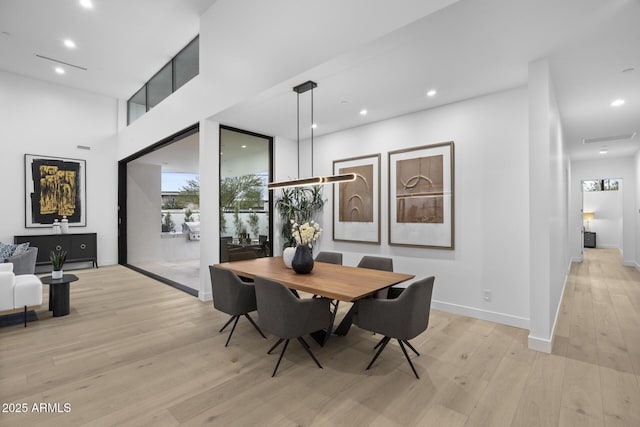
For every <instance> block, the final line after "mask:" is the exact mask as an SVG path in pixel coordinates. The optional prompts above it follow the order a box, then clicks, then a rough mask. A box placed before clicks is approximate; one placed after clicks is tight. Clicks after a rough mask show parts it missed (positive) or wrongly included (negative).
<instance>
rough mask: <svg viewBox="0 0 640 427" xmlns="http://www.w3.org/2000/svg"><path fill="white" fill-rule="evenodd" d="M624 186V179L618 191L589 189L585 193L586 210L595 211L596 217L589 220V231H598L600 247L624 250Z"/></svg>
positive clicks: (597, 241) (597, 239)
mask: <svg viewBox="0 0 640 427" xmlns="http://www.w3.org/2000/svg"><path fill="white" fill-rule="evenodd" d="M604 178H607V177H604ZM623 187H624V181H622V180H620V189H619V190H618V191H587V192H584V194H583V207H584V208H583V209H584V212H594V213H595V219H593V220H591V221H589V231H592V232H594V233H596V243H597V247H599V248H613V249H620V250H622V226H623V221H622V210H623V198H622V193H623ZM585 227H586V222H585Z"/></svg>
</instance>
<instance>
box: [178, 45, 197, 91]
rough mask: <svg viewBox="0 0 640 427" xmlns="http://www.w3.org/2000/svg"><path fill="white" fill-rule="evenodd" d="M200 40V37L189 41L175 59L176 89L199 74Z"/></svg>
mask: <svg viewBox="0 0 640 427" xmlns="http://www.w3.org/2000/svg"><path fill="white" fill-rule="evenodd" d="M199 41H200V39H199V38H196V39H195V40H194V41H192V42H191V43H189V44H188V45H187V47H185V48H184V49H182V51H181V52H180V53H178V54H177V55H176V57H175V59H174V60H173V64H174V82H175V83H174V87H175V89H174V90H178V89H179V88H181V87H182V85H184V84H185V83H186V82H188V81H189V80H191V79H192V78H194V77H195V76H197V75H198V71H199V70H200V54H199V52H198V49H199V46H200V43H199Z"/></svg>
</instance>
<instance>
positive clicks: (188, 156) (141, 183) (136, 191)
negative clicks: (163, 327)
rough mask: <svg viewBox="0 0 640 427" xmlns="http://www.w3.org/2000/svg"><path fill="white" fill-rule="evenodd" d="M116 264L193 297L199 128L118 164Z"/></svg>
mask: <svg viewBox="0 0 640 427" xmlns="http://www.w3.org/2000/svg"><path fill="white" fill-rule="evenodd" d="M118 172H119V174H118V175H119V176H118V180H119V183H118V185H119V191H118V204H119V206H118V208H119V218H118V221H119V227H118V231H119V234H118V262H119V263H120V264H123V265H126V266H127V267H129V268H132V269H134V270H136V271H138V272H140V273H143V274H145V275H147V276H150V277H153V278H154V279H156V280H159V281H161V282H164V283H167V284H169V285H171V286H173V287H176V288H178V289H181V290H183V291H185V292H187V293H189V294H191V295H194V296H197V295H198V289H199V287H200V278H199V277H200V273H199V272H200V229H199V225H200V222H199V216H200V203H199V194H200V193H199V187H200V185H199V126H198V125H197V124H196V125H194V126H191V127H189V128H187V129H184V130H183V131H181V132H178V133H177V134H174V135H172V136H170V137H169V138H166V139H164V140H162V141H160V142H158V143H157V144H154V145H153V146H151V147H148V148H146V149H144V150H142V151H139V152H138V153H135V154H133V155H131V156H129V157H127V158H126V159H124V160H121V161H120V162H119V171H118Z"/></svg>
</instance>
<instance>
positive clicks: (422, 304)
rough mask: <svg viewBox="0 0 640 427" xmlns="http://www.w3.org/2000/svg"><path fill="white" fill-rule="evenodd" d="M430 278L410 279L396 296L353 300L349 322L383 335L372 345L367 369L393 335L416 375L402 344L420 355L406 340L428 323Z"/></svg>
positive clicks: (425, 327) (431, 290) (431, 282)
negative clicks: (354, 307) (350, 320)
mask: <svg viewBox="0 0 640 427" xmlns="http://www.w3.org/2000/svg"><path fill="white" fill-rule="evenodd" d="M434 281H435V278H434V277H427V278H426V279H422V280H418V281H416V282H413V283H412V284H410V285H409V286H407V288H406V289H405V290H404V292H402V294H400V296H399V297H398V298H396V299H373V298H368V299H363V300H360V301H358V302H357V307H358V308H357V311H356V313H355V314H354V318H353V322H354V323H355V324H356V325H358V326H359V327H360V328H362V329H366V330H368V331H372V332H376V333H379V334H382V335H384V338H382V340H381V341H380V342H379V343H378V344H377V345H376V346H375V347H374V348H377V349H378V351H377V352H376V354H375V356H373V359H372V360H371V362H370V363H369V365H368V366H367V369H369V368H371V366H372V365H373V362H375V361H376V359H377V358H378V356H380V353H382V350H384V348H385V347H386V346H387V344H388V343H389V341H390V340H391V338H395V339H397V340H398V343H399V344H400V348H401V349H402V352H403V353H404V356H405V357H406V358H407V361H408V362H409V365H410V366H411V369H412V370H413V373H414V375H415V376H416V378H418V379H419V378H420V377H419V376H418V373H417V372H416V368H415V367H414V366H413V363H411V359H410V358H409V355H408V354H407V350H406V349H405V348H404V344H406V345H407V346H408V347H409V348H410V349H411V350H413V352H414V353H415V354H416V355H417V356H420V353H418V352H417V351H416V349H415V348H413V346H412V345H411V344H409V340H410V339H413V338H415V337H417V336H418V335H420V334H421V333H422V332H423V331H425V330H426V329H427V326H429V314H430V312H431V294H432V293H433V282H434ZM378 347H379V348H378Z"/></svg>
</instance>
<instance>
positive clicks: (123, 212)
mask: <svg viewBox="0 0 640 427" xmlns="http://www.w3.org/2000/svg"><path fill="white" fill-rule="evenodd" d="M199 131H200V124H199V123H196V124H193V125H191V126H189V127H187V128H185V129H182V130H181V131H178V132H176V133H174V134H173V135H171V136H168V137H167V138H164V139H162V140H161V141H159V142H156V143H155V144H152V145H150V146H148V147H146V148H143V149H142V150H140V151H138V152H136V153H133V154H131V155H130V156H128V157H125V158H124V159H122V160H119V161H118V264H120V265H124V266H125V267H128V268H131V269H132V270H135V271H137V272H139V273H142V274H144V275H146V276H149V277H152V278H154V279H156V280H158V281H160V282H163V283H166V284H168V285H170V286H173V287H174V288H178V289H180V290H182V291H184V292H186V293H188V294H191V295H194V296H198V291H197V290H195V289H191V288H189V287H187V286H184V285H182V284H181V283H178V282H174V281H173V280H170V279H167V278H165V277H162V276H158V275H157V274H153V273H151V272H148V271H146V270H142V269H140V268H138V267H135V266H132V265H130V264H129V263H128V262H127V165H128V163H129V162H131V161H133V160H136V159H138V158H140V157H142V156H144V155H146V154H149V153H151V152H153V151H156V150H159V149H160V148H163V147H166V146H168V145H171V144H173V143H174V142H178V141H180V140H182V139H184V138H186V137H188V136H190V135H193V134H194V133H197V132H199Z"/></svg>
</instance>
